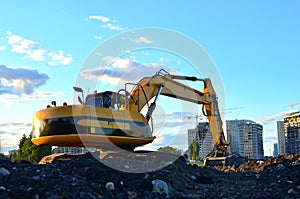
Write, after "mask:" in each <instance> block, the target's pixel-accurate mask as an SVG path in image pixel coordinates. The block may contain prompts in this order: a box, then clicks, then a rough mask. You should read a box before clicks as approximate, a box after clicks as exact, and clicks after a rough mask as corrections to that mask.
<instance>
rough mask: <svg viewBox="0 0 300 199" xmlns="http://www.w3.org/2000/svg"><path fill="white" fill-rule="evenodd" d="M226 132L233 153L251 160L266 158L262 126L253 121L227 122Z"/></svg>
mask: <svg viewBox="0 0 300 199" xmlns="http://www.w3.org/2000/svg"><path fill="white" fill-rule="evenodd" d="M226 131H227V141H229V142H230V151H231V152H232V153H234V154H239V155H241V156H244V157H247V158H251V159H261V158H263V157H264V148H263V126H262V125H260V124H257V123H255V122H253V121H251V120H227V121H226Z"/></svg>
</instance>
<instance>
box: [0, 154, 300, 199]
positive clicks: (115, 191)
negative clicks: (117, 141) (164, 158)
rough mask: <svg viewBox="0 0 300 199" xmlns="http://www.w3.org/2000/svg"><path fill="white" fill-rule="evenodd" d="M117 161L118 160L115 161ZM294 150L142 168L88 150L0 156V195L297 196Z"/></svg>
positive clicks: (298, 169)
mask: <svg viewBox="0 0 300 199" xmlns="http://www.w3.org/2000/svg"><path fill="white" fill-rule="evenodd" d="M121 164H123V162H122V161H120V165H121ZM299 195H300V154H296V155H284V156H280V157H277V158H273V159H271V160H268V161H252V160H245V163H244V164H242V165H239V166H238V165H236V166H235V165H234V166H231V167H203V166H197V165H189V164H187V163H186V162H185V160H184V158H183V157H181V158H179V159H177V160H176V161H175V162H173V164H170V165H168V166H166V167H164V168H163V169H160V170H156V171H152V172H147V173H127V172H122V171H118V170H114V169H112V168H110V167H108V166H106V165H104V164H102V163H101V162H100V161H98V160H97V159H95V158H94V157H93V156H92V155H91V154H89V153H88V154H86V155H83V156H79V157H76V158H73V159H71V160H67V161H57V162H53V163H52V164H41V165H39V164H31V163H28V162H20V163H11V162H10V161H7V160H0V198H36V199H38V198H56V199H59V198H84V199H93V198H130V199H134V198H270V197H273V198H299Z"/></svg>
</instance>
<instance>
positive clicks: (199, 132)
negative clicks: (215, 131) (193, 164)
mask: <svg viewBox="0 0 300 199" xmlns="http://www.w3.org/2000/svg"><path fill="white" fill-rule="evenodd" d="M193 141H196V142H197V143H198V146H199V157H200V159H203V158H204V157H205V156H206V155H207V154H208V153H209V152H211V150H212V149H213V145H214V142H213V138H212V134H211V131H210V128H209V123H208V122H200V123H199V124H198V125H197V126H196V128H195V129H189V130H188V145H189V146H190V145H191V143H192V142H193Z"/></svg>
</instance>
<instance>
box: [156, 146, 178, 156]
mask: <svg viewBox="0 0 300 199" xmlns="http://www.w3.org/2000/svg"><path fill="white" fill-rule="evenodd" d="M157 151H160V152H165V153H172V154H176V155H181V153H182V151H181V150H180V149H176V148H174V147H171V146H165V147H159V148H158V149H157Z"/></svg>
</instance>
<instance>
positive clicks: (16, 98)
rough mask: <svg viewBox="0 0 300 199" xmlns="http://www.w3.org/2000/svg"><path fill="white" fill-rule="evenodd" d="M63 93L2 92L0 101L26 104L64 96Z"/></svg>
mask: <svg viewBox="0 0 300 199" xmlns="http://www.w3.org/2000/svg"><path fill="white" fill-rule="evenodd" d="M64 96H65V94H64V93H63V92H62V91H55V92H50V91H34V92H33V93H32V94H31V95H15V94H8V93H4V94H1V95H0V103H2V104H6V105H17V104H20V105H21V104H26V103H28V102H29V101H30V102H32V101H47V102H50V100H49V99H57V98H62V97H64Z"/></svg>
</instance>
